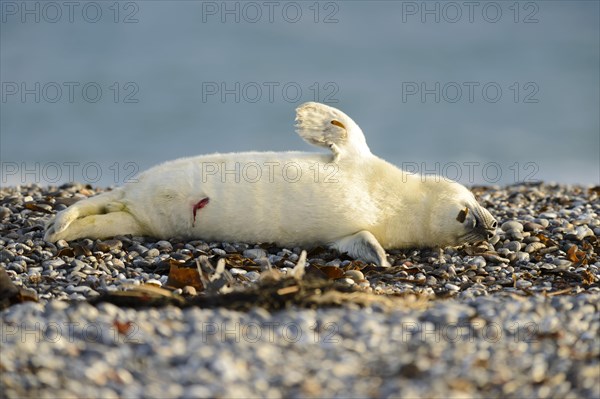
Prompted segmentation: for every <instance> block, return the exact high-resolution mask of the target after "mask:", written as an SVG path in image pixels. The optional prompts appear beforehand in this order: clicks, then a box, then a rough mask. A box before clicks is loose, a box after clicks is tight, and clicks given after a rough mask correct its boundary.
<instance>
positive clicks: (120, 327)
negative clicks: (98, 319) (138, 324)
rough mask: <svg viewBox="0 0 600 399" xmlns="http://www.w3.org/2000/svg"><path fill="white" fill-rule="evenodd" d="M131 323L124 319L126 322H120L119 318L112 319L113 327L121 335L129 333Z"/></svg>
mask: <svg viewBox="0 0 600 399" xmlns="http://www.w3.org/2000/svg"><path fill="white" fill-rule="evenodd" d="M132 325H133V323H132V322H130V321H126V322H121V321H119V320H115V321H113V327H114V328H115V330H117V332H118V333H119V334H121V335H127V334H128V333H129V330H130V329H131V326H132Z"/></svg>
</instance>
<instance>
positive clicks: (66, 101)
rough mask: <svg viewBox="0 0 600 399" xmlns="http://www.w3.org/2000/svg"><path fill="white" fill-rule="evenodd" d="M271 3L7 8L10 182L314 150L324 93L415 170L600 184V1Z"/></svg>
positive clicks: (3, 152) (1, 126)
mask: <svg viewBox="0 0 600 399" xmlns="http://www.w3.org/2000/svg"><path fill="white" fill-rule="evenodd" d="M265 4H266V3H265V2H262V1H261V2H226V3H225V2H199V1H137V2H120V3H116V4H115V2H113V1H108V2H105V1H96V2H75V3H74V5H73V6H71V7H72V8H71V9H70V8H69V6H66V5H64V3H63V2H35V1H28V2H21V1H16V2H11V1H2V2H0V5H1V7H2V9H1V12H2V14H1V18H2V20H1V30H0V45H1V47H0V68H1V69H0V80H1V82H2V93H1V94H2V99H1V103H0V107H1V109H0V134H1V136H0V157H1V166H2V176H1V181H0V184H2V185H3V186H4V185H14V184H20V183H28V182H29V183H38V184H43V185H47V184H57V183H62V182H65V181H69V180H77V181H80V182H86V183H91V184H95V185H101V186H109V185H117V184H122V183H123V182H124V181H125V180H126V179H127V178H128V177H130V176H131V175H133V174H135V173H136V172H139V171H142V170H144V169H146V168H148V167H149V166H152V165H154V164H156V163H159V162H162V161H166V160H169V159H174V158H178V157H182V156H190V155H195V154H202V153H211V152H227V151H244V150H308V149H309V148H310V147H309V146H308V145H307V144H305V143H304V142H303V141H302V140H301V139H300V138H299V137H297V135H296V134H295V133H294V130H293V118H294V109H295V107H296V106H298V105H299V104H301V103H302V102H304V101H312V100H319V101H322V102H327V103H329V104H331V105H334V106H336V107H339V108H341V109H342V110H344V111H345V112H346V113H347V114H349V115H350V116H351V117H352V118H354V120H355V121H357V123H358V124H359V125H360V126H361V127H362V129H363V131H364V132H365V134H366V136H367V140H368V143H369V145H370V147H371V149H372V151H373V152H374V153H376V154H378V155H380V156H382V157H383V158H385V159H387V160H389V161H391V162H393V163H395V164H397V165H398V166H404V167H405V168H406V169H408V170H411V171H420V172H438V173H442V174H445V175H446V176H448V177H450V178H456V179H458V180H459V181H461V182H463V183H466V184H510V183H516V182H522V181H536V180H544V181H554V182H565V183H584V184H600V159H599V157H600V124H599V109H600V100H599V92H600V81H599V71H600V57H599V52H600V30H599V15H600V13H599V3H598V2H597V1H537V2H518V3H516V2H514V1H508V2H505V1H496V2H479V3H478V4H479V5H478V6H476V7H474V9H472V10H470V9H469V8H468V7H469V6H467V5H465V3H464V2H449V3H448V2H443V3H442V2H434V1H428V2H400V1H399V2H393V1H381V2H373V1H344V2H341V1H339V2H319V3H315V2H313V1H309V2H273V3H269V5H265ZM269 7H271V9H270V8H269ZM317 11H318V12H317ZM471 11H472V13H471ZM499 13H500V14H499ZM36 19H37V20H36ZM236 19H237V21H236ZM436 19H437V21H436ZM115 21H117V22H115ZM315 21H316V22H315ZM84 89H85V90H84ZM98 90H100V91H98Z"/></svg>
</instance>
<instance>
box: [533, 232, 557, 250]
mask: <svg viewBox="0 0 600 399" xmlns="http://www.w3.org/2000/svg"><path fill="white" fill-rule="evenodd" d="M535 236H536V237H537V238H539V239H540V242H541V243H542V244H544V245H545V246H547V247H551V246H554V245H557V244H556V242H554V241H553V240H552V239H551V238H548V237H546V236H545V235H544V234H542V233H538V234H536V235H535Z"/></svg>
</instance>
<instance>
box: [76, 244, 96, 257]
mask: <svg viewBox="0 0 600 399" xmlns="http://www.w3.org/2000/svg"><path fill="white" fill-rule="evenodd" d="M73 251H74V252H75V256H81V255H85V256H90V255H91V254H92V251H90V250H89V249H88V248H87V247H84V246H83V245H79V244H75V245H73Z"/></svg>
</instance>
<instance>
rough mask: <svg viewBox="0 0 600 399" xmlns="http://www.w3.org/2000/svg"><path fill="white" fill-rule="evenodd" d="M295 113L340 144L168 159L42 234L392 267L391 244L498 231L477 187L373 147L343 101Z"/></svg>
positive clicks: (310, 138)
mask: <svg viewBox="0 0 600 399" xmlns="http://www.w3.org/2000/svg"><path fill="white" fill-rule="evenodd" d="M296 122H297V124H296V128H297V132H298V134H299V135H300V136H301V137H302V138H303V139H304V140H306V141H307V142H309V143H311V144H314V145H317V146H320V147H326V148H328V149H329V150H330V151H331V153H332V154H333V155H332V154H331V153H323V154H320V153H310V152H306V153H304V152H245V153H229V154H213V155H201V156H197V157H191V158H182V159H177V160H175V161H170V162H166V163H163V164H161V165H158V166H155V167H153V168H151V169H148V170H147V171H145V172H144V173H142V174H141V175H140V176H139V178H138V181H137V182H135V183H128V184H127V185H125V186H123V187H120V188H117V189H115V190H113V191H110V192H106V193H103V194H100V195H98V196H95V197H92V198H89V199H85V200H82V201H79V202H77V203H75V204H74V205H72V206H70V207H69V208H67V209H65V210H63V211H61V212H59V213H58V214H57V215H56V217H55V218H54V219H53V220H51V221H50V222H49V223H48V226H47V231H46V236H45V239H46V240H48V241H57V240H60V239H64V240H74V239H77V238H82V237H87V238H106V237H111V236H115V235H124V234H132V235H138V236H139V235H147V236H152V237H156V238H163V239H168V238H173V237H182V238H188V239H202V240H206V241H228V242H272V243H275V244H277V245H281V246H286V247H292V246H303V247H307V246H315V245H327V246H329V247H331V248H335V249H337V250H339V251H340V252H345V253H347V254H348V255H349V256H351V257H354V258H357V259H361V260H364V261H366V262H374V263H376V264H379V265H382V266H389V262H388V261H387V259H386V254H385V251H384V248H385V249H397V248H409V247H440V248H441V247H446V246H457V245H462V244H466V243H474V242H478V241H482V240H485V239H489V238H491V237H492V236H493V235H494V232H495V230H496V224H497V223H496V220H494V218H493V217H492V215H491V214H490V213H489V212H488V211H487V210H486V209H484V208H482V207H481V206H480V205H479V204H478V203H477V201H476V200H475V197H474V196H473V194H472V193H471V192H470V191H469V190H467V189H466V188H465V187H464V186H462V185H460V184H459V183H456V182H453V181H449V180H447V179H445V178H440V177H438V176H421V175H417V174H409V173H406V172H404V171H402V170H401V169H398V168H397V167H395V166H394V165H392V164H390V163H388V162H386V161H384V160H383V159H381V158H378V157H377V156H375V155H373V154H372V153H371V151H370V150H369V147H368V146H367V143H366V141H365V136H364V135H363V132H362V131H361V129H360V128H359V127H358V125H357V124H356V123H354V121H353V120H352V119H350V118H349V117H348V116H347V115H346V114H344V113H343V112H341V111H339V110H337V109H335V108H332V107H329V106H326V105H323V104H319V103H313V102H310V103H305V104H303V105H301V106H300V107H299V108H298V109H297V110H296Z"/></svg>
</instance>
